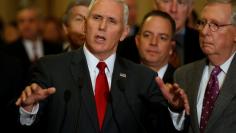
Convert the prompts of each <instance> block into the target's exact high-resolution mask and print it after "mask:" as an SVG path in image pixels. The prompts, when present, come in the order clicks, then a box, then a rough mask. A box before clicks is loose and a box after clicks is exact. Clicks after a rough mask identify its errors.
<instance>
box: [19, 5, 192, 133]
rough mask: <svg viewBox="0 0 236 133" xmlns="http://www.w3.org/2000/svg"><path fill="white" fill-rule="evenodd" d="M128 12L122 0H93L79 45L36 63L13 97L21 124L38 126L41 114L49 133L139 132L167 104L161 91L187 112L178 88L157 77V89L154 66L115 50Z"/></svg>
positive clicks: (175, 105)
mask: <svg viewBox="0 0 236 133" xmlns="http://www.w3.org/2000/svg"><path fill="white" fill-rule="evenodd" d="M127 18H128V7H127V5H126V4H125V3H124V1H123V0H94V1H92V3H91V6H90V12H89V15H88V18H87V20H86V28H85V30H86V43H85V45H84V46H83V48H80V49H79V50H77V51H73V52H68V53H65V54H62V55H57V56H51V57H45V58H43V59H41V60H40V61H39V62H38V63H37V64H36V68H35V71H34V74H33V79H32V83H33V84H31V85H30V86H27V87H26V88H25V90H24V91H23V92H22V95H21V96H20V97H19V99H18V100H17V102H16V105H18V106H20V105H21V108H20V114H21V115H20V122H21V124H23V125H28V126H29V125H31V126H37V124H39V122H41V123H42V122H43V119H44V120H46V121H45V123H44V124H45V125H46V126H47V127H48V128H46V129H47V130H46V132H49V133H58V132H60V133H66V132H70V133H76V132H80V133H100V132H102V133H121V132H122V133H141V132H142V133H143V132H146V124H148V122H149V121H148V119H147V118H148V115H149V114H150V111H155V112H156V113H158V109H159V108H161V107H163V105H164V106H166V103H165V102H166V101H165V99H164V97H163V95H162V93H161V92H163V94H164V96H165V97H166V98H167V100H168V101H169V103H170V105H171V106H169V107H173V108H170V109H183V108H184V109H185V110H186V112H187V113H188V112H189V107H188V101H187V96H186V95H185V93H184V92H183V90H182V89H180V88H179V87H178V86H176V88H175V89H176V90H175V91H174V92H173V93H168V91H166V89H167V88H166V87H165V86H164V84H163V83H161V82H160V80H158V79H157V80H158V81H159V82H158V83H160V85H161V86H162V88H161V89H159V87H158V86H157V84H156V83H155V76H156V73H155V72H153V71H151V70H150V69H148V68H146V67H144V66H141V65H137V64H134V63H132V62H130V61H127V60H125V59H122V58H120V57H119V56H118V55H116V49H117V45H118V41H119V40H123V39H124V38H125V36H126V35H127V34H128V26H127ZM101 65H102V66H103V70H99V69H98V68H97V67H100V66H101ZM100 69H101V68H100ZM104 69H105V70H104ZM101 78H103V79H101ZM102 81H103V82H102ZM101 82H102V83H103V85H102V86H99V84H100V83H101ZM42 88H45V89H42ZM98 89H101V90H100V91H99V90H98ZM101 91H102V92H103V93H102V94H101ZM52 94H53V95H52ZM99 96H100V99H99V98H98V97H99ZM102 99H103V100H102ZM98 102H100V104H98ZM101 106H102V107H101ZM173 111H175V110H173ZM160 115H161V114H160ZM44 132H45V131H44Z"/></svg>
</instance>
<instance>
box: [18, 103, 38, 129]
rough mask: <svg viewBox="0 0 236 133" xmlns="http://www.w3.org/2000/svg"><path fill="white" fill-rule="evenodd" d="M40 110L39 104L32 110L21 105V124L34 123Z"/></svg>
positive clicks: (28, 124)
mask: <svg viewBox="0 0 236 133" xmlns="http://www.w3.org/2000/svg"><path fill="white" fill-rule="evenodd" d="M38 110H39V104H36V105H35V106H34V107H33V109H32V111H31V112H28V111H26V110H25V109H24V108H23V107H20V110H19V111H20V123H21V125H27V126H30V125H32V124H33V123H34V121H35V118H36V115H37V113H38Z"/></svg>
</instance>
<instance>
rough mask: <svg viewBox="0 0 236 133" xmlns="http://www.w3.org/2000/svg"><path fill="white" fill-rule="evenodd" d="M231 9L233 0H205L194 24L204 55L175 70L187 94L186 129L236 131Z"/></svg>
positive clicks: (235, 18)
mask: <svg viewBox="0 0 236 133" xmlns="http://www.w3.org/2000/svg"><path fill="white" fill-rule="evenodd" d="M235 11H236V2H235V1H233V0H231V1H230V0H214V1H213V0H210V1H208V3H207V4H206V5H205V6H204V8H203V10H202V13H201V20H200V22H199V25H198V29H199V31H200V43H201V45H200V46H201V49H202V51H203V52H204V53H205V54H206V55H207V58H206V59H203V60H200V61H196V62H194V63H191V64H189V65H186V66H183V67H181V68H180V69H178V70H177V71H176V74H175V80H176V82H177V83H179V85H180V87H181V88H184V89H185V90H186V92H187V94H188V97H189V104H190V108H191V113H190V114H191V115H190V126H189V130H188V131H189V133H224V132H225V133H234V132H235V131H236V114H235V112H236V108H235V104H236V99H235V96H236V93H235V92H236V82H235V79H236V69H235V68H236V55H235V53H236V45H235V42H236V12H235ZM210 86H214V87H210ZM212 92H213V93H212ZM209 96H210V97H209ZM209 98H210V99H209ZM208 107H211V108H210V109H209V108H208Z"/></svg>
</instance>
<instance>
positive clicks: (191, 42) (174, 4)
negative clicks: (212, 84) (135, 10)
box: [155, 0, 204, 66]
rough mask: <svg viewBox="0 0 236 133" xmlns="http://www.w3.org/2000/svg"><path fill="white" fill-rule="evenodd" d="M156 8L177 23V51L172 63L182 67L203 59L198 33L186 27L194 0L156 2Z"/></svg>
mask: <svg viewBox="0 0 236 133" xmlns="http://www.w3.org/2000/svg"><path fill="white" fill-rule="evenodd" d="M155 7H156V9H158V10H161V11H164V12H167V13H168V14H169V15H170V16H171V17H172V18H173V19H174V20H175V23H176V34H175V40H176V49H175V50H176V51H175V54H173V55H174V56H172V59H171V63H172V64H173V65H174V66H180V65H183V64H187V63H190V62H193V61H196V60H198V59H201V58H203V57H204V55H203V53H202V51H201V49H200V47H199V35H198V32H197V31H196V30H194V29H192V28H189V27H187V26H186V20H187V18H188V16H189V15H190V13H191V12H192V8H193V0H155Z"/></svg>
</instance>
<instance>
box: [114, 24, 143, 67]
mask: <svg viewBox="0 0 236 133" xmlns="http://www.w3.org/2000/svg"><path fill="white" fill-rule="evenodd" d="M134 29H135V31H134V34H133V35H131V36H128V37H126V38H125V39H124V40H123V41H121V42H120V43H119V45H118V48H117V53H118V54H119V55H120V56H121V57H124V58H126V59H128V60H131V61H133V62H135V63H140V57H139V53H138V49H137V47H136V43H135V36H136V34H137V32H138V30H139V27H138V26H135V28H134Z"/></svg>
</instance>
